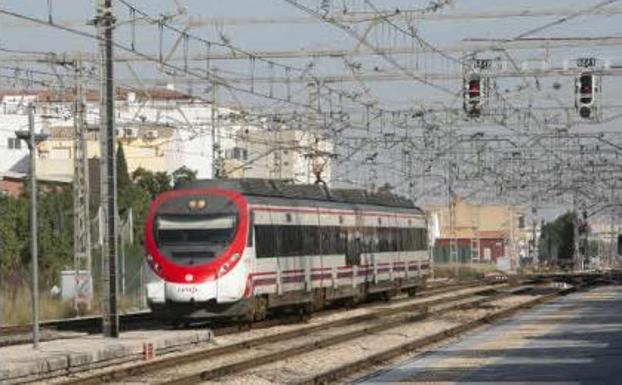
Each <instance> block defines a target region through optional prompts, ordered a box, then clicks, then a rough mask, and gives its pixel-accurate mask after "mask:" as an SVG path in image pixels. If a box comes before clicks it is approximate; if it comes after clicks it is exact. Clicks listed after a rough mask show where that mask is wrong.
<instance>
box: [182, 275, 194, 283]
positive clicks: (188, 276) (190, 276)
mask: <svg viewBox="0 0 622 385" xmlns="http://www.w3.org/2000/svg"><path fill="white" fill-rule="evenodd" d="M184 278H185V279H186V282H192V281H194V276H193V275H192V274H186V276H185V277H184Z"/></svg>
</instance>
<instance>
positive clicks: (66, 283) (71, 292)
mask: <svg viewBox="0 0 622 385" xmlns="http://www.w3.org/2000/svg"><path fill="white" fill-rule="evenodd" d="M60 293H61V297H62V298H63V299H64V300H77V302H79V303H86V304H89V303H90V302H91V298H93V277H92V276H91V272H90V271H87V270H80V271H79V272H78V274H76V271H75V270H63V271H61V273H60Z"/></svg>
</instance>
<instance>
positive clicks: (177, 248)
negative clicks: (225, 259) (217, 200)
mask: <svg viewBox="0 0 622 385" xmlns="http://www.w3.org/2000/svg"><path fill="white" fill-rule="evenodd" d="M237 223H238V218H237V215H235V214H215V215H196V216H179V215H160V216H157V217H156V220H155V229H154V231H155V234H154V235H155V240H156V244H157V246H158V249H159V250H160V252H161V253H162V254H163V255H164V256H165V257H166V258H168V259H170V260H172V261H174V262H175V263H178V264H181V265H186V266H191V265H199V264H203V263H207V262H210V261H211V260H213V259H215V258H216V257H218V255H220V254H221V253H222V252H224V250H225V249H226V248H227V247H229V245H230V244H231V242H232V241H233V238H234V237H235V234H236V230H237Z"/></svg>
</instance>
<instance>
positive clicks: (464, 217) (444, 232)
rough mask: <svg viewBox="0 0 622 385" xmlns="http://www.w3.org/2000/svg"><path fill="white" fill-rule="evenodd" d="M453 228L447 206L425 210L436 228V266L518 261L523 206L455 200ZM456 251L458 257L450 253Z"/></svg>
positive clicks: (426, 208)
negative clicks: (452, 247)
mask: <svg viewBox="0 0 622 385" xmlns="http://www.w3.org/2000/svg"><path fill="white" fill-rule="evenodd" d="M454 207H455V208H454V226H453V229H452V228H451V223H450V210H449V207H448V206H447V205H430V206H424V207H423V208H424V210H425V211H426V212H428V215H429V217H430V222H431V223H434V224H435V226H434V227H435V228H433V229H432V233H434V242H433V246H434V258H435V261H436V262H437V263H454V262H459V263H471V262H474V263H494V262H496V260H497V259H498V258H499V257H504V256H509V257H511V258H512V259H514V260H516V261H517V260H518V256H519V254H520V250H519V248H520V245H521V244H522V237H523V235H524V234H525V223H524V222H525V220H524V218H525V212H526V209H525V208H524V207H522V206H512V205H502V204H477V203H472V202H468V201H466V200H464V199H461V198H459V197H456V198H455V205H454ZM452 244H454V245H455V246H456V247H457V255H456V256H452V255H451V253H450V250H451V246H452Z"/></svg>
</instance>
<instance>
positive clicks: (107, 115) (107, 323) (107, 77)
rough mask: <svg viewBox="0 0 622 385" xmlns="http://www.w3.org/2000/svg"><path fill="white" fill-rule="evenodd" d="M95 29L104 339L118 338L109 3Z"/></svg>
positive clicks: (101, 6)
mask: <svg viewBox="0 0 622 385" xmlns="http://www.w3.org/2000/svg"><path fill="white" fill-rule="evenodd" d="M97 25H98V27H99V34H100V36H101V40H100V42H101V43H100V49H101V74H102V90H101V91H102V92H101V96H100V97H101V107H102V111H101V112H100V140H101V142H102V168H101V170H102V175H101V178H102V181H104V183H102V191H101V205H102V207H103V208H104V214H105V221H106V223H105V226H104V228H105V232H106V234H105V235H104V238H103V239H104V246H103V258H104V260H105V261H106V262H107V263H105V265H107V267H108V269H107V270H108V271H107V273H108V274H106V271H104V272H103V273H102V284H103V285H102V286H103V290H104V293H105V294H104V295H105V296H106V299H105V300H104V301H103V305H104V306H103V330H104V336H106V337H113V338H116V337H118V336H119V314H118V310H117V297H118V296H117V294H118V277H117V251H118V250H117V246H118V245H117V238H118V237H117V232H118V228H117V181H116V151H115V150H116V145H115V144H116V143H115V141H116V135H115V127H114V100H115V90H114V59H113V40H112V32H113V28H114V16H113V15H112V0H99V1H98V18H97Z"/></svg>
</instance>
